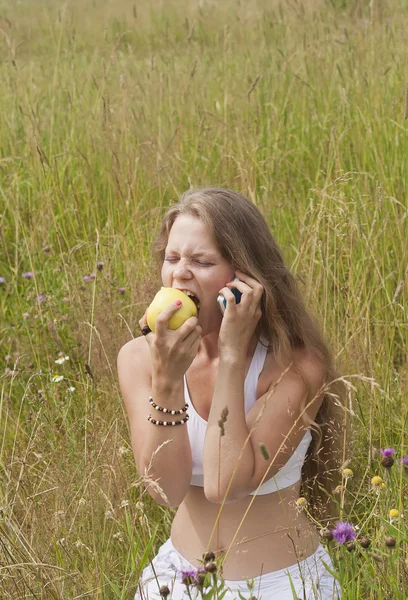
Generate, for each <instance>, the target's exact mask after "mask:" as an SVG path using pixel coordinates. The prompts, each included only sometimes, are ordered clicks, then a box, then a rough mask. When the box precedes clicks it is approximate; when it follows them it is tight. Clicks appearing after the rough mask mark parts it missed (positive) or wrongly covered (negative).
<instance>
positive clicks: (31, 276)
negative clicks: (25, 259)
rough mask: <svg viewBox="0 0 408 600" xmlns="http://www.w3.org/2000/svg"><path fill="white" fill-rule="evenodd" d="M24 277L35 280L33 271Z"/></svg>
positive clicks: (24, 274)
mask: <svg viewBox="0 0 408 600" xmlns="http://www.w3.org/2000/svg"><path fill="white" fill-rule="evenodd" d="M23 277H24V279H33V277H34V273H33V272H32V271H27V272H26V273H23Z"/></svg>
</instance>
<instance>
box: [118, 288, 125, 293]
mask: <svg viewBox="0 0 408 600" xmlns="http://www.w3.org/2000/svg"><path fill="white" fill-rule="evenodd" d="M118 292H119V294H124V293H125V292H126V288H124V287H120V288H118Z"/></svg>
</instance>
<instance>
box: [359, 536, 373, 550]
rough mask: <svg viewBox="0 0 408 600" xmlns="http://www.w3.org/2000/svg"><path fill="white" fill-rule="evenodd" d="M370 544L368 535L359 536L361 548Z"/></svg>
mask: <svg viewBox="0 0 408 600" xmlns="http://www.w3.org/2000/svg"><path fill="white" fill-rule="evenodd" d="M370 544H371V540H370V539H368V537H362V538H361V540H360V545H361V546H362V547H363V548H369V547H370Z"/></svg>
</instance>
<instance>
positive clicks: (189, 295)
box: [180, 290, 201, 311]
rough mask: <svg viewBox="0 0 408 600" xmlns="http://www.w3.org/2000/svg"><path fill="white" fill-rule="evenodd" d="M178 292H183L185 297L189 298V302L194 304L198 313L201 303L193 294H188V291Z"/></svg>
mask: <svg viewBox="0 0 408 600" xmlns="http://www.w3.org/2000/svg"><path fill="white" fill-rule="evenodd" d="M180 291H182V292H184V293H185V294H186V296H188V297H189V298H191V300H192V301H193V302H194V304H195V305H196V307H197V311H199V310H200V306H201V303H200V300H199V299H198V298H197V296H194V294H193V293H192V292H190V291H189V290H180Z"/></svg>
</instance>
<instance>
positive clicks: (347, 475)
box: [343, 469, 354, 479]
mask: <svg viewBox="0 0 408 600" xmlns="http://www.w3.org/2000/svg"><path fill="white" fill-rule="evenodd" d="M343 475H344V477H345V478H346V479H350V477H353V475H354V473H353V471H352V470H351V469H343Z"/></svg>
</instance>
